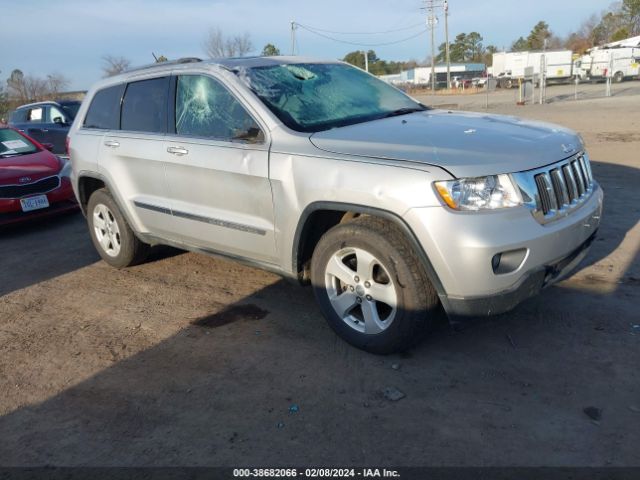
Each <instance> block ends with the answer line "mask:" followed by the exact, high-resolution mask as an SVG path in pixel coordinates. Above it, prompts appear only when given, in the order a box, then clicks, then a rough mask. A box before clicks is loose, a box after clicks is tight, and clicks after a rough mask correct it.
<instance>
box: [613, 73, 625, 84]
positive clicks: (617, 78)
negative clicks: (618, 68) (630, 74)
mask: <svg viewBox="0 0 640 480" xmlns="http://www.w3.org/2000/svg"><path fill="white" fill-rule="evenodd" d="M623 80H624V73H622V72H616V73H615V74H614V75H613V81H614V82H616V83H622V81H623Z"/></svg>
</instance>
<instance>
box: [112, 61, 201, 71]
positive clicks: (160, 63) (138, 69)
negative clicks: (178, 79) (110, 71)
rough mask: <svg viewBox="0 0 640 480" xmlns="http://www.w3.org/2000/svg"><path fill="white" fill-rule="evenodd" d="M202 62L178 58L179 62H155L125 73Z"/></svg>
mask: <svg viewBox="0 0 640 480" xmlns="http://www.w3.org/2000/svg"><path fill="white" fill-rule="evenodd" d="M201 61H202V59H201V58H197V57H184V58H178V59H177V60H170V61H167V62H155V63H150V64H148V65H142V66H141V67H134V68H130V69H128V70H125V71H124V72H123V73H129V72H137V71H140V70H146V69H148V68H154V67H163V66H165V65H179V64H181V63H196V62H201Z"/></svg>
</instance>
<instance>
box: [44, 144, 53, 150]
mask: <svg viewBox="0 0 640 480" xmlns="http://www.w3.org/2000/svg"><path fill="white" fill-rule="evenodd" d="M42 146H43V147H44V148H46V149H47V150H49V151H50V152H53V143H43V144H42Z"/></svg>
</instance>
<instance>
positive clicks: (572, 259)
mask: <svg viewBox="0 0 640 480" xmlns="http://www.w3.org/2000/svg"><path fill="white" fill-rule="evenodd" d="M595 238H596V233H593V234H592V235H591V236H590V237H589V238H588V239H587V240H586V241H585V242H584V243H583V244H582V245H580V246H579V247H578V248H576V249H575V250H574V251H573V252H571V253H570V254H569V255H567V256H565V257H563V258H561V259H558V260H557V261H555V262H553V263H551V264H549V265H544V266H542V267H538V268H536V269H534V270H532V271H530V272H527V274H525V275H524V276H523V277H522V279H521V281H520V282H519V283H518V284H517V285H515V286H514V287H513V288H510V289H508V290H505V291H503V292H500V293H497V294H494V295H491V296H485V297H468V298H455V297H447V299H446V302H447V306H446V310H447V313H448V315H449V316H450V318H452V319H454V320H455V319H456V318H459V317H478V316H487V315H497V314H499V313H505V312H508V311H510V310H513V309H514V308H515V307H516V306H517V305H518V304H520V303H522V302H523V301H525V300H526V299H528V298H531V297H534V296H536V295H538V294H539V293H540V292H541V291H542V289H544V288H546V287H548V286H550V285H553V284H554V283H556V282H558V281H560V280H562V279H563V278H565V277H566V276H567V275H569V274H570V273H571V272H572V271H573V269H574V268H575V267H576V266H577V265H578V264H579V263H580V262H581V261H582V260H583V259H584V257H586V256H587V253H588V252H589V248H590V247H591V244H592V243H593V241H594V240H595Z"/></svg>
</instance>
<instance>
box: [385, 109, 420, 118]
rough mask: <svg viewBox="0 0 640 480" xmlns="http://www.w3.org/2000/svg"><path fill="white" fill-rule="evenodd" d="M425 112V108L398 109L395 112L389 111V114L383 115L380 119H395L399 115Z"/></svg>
mask: <svg viewBox="0 0 640 480" xmlns="http://www.w3.org/2000/svg"><path fill="white" fill-rule="evenodd" d="M425 110H427V108H426V107H404V108H398V109H397V110H393V111H391V112H389V113H385V114H384V116H383V117H382V118H389V117H397V116H399V115H407V114H409V113H415V112H424V111H425Z"/></svg>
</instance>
